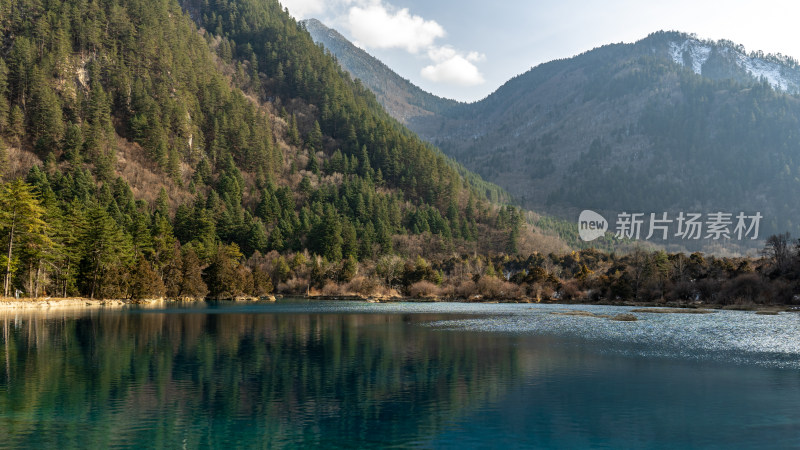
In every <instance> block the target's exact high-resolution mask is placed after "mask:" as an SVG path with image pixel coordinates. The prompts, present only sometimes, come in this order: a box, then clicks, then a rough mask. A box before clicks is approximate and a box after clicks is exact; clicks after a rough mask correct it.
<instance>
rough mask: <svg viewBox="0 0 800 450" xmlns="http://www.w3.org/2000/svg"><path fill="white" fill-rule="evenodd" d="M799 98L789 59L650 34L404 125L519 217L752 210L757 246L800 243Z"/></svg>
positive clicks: (797, 72) (797, 73) (545, 67)
mask: <svg viewBox="0 0 800 450" xmlns="http://www.w3.org/2000/svg"><path fill="white" fill-rule="evenodd" d="M312 35H313V33H312ZM334 55H337V53H336V52H334ZM337 57H338V55H337ZM347 60H348V59H347V58H343V59H340V60H339V62H340V64H342V66H343V67H344V68H345V69H346V70H350V69H349V68H348V66H347V65H346V61H347ZM351 73H353V72H352V71H351ZM368 79H369V77H367V80H368ZM364 84H365V85H366V86H368V87H370V88H372V87H371V84H370V83H369V82H368V81H364ZM372 89H373V90H374V88H372ZM799 89H800V68H798V64H797V62H796V61H795V60H793V59H792V58H788V57H785V56H781V55H767V54H763V53H761V52H754V53H750V54H747V53H745V52H744V49H743V48H742V47H741V46H737V45H736V44H734V43H732V42H730V41H724V40H723V41H717V42H711V41H702V40H699V39H697V38H696V37H694V36H693V35H689V34H685V33H679V32H657V33H653V34H651V35H649V36H648V37H646V38H644V39H642V40H640V41H638V42H636V43H632V44H610V45H605V46H602V47H599V48H596V49H593V50H590V51H587V52H585V53H583V54H580V55H578V56H575V57H572V58H567V59H560V60H555V61H551V62H548V63H544V64H541V65H539V66H537V67H535V68H533V69H531V70H530V71H528V72H526V73H524V74H522V75H519V76H516V77H514V78H512V79H511V80H509V81H508V82H506V83H505V84H504V85H503V86H501V87H500V88H499V89H497V91H495V92H494V93H492V94H491V95H489V96H488V97H487V98H485V99H483V100H481V101H479V102H475V103H470V104H463V103H462V104H457V105H455V106H453V107H451V108H449V109H446V110H443V111H441V112H439V113H435V114H425V115H418V116H412V117H405V118H404V120H405V122H406V124H407V125H408V127H409V128H410V129H412V130H413V131H414V132H416V133H417V134H418V135H419V136H420V137H422V138H423V139H425V140H427V141H429V142H432V143H434V144H435V145H437V146H439V147H440V148H441V149H442V150H443V151H444V152H445V153H447V154H448V155H450V156H452V157H454V158H455V159H456V160H458V161H459V162H461V163H462V164H464V165H465V166H466V167H468V168H470V169H471V170H474V171H476V172H477V173H479V174H480V175H481V176H482V177H484V178H485V179H487V180H488V181H491V182H494V183H496V184H498V185H500V186H502V187H504V188H505V189H506V190H508V191H509V192H510V193H511V194H512V195H514V196H515V197H516V198H517V199H518V200H520V201H521V202H522V203H523V204H524V205H525V206H526V207H528V208H532V209H535V210H538V211H544V212H548V213H554V214H558V215H560V216H562V217H565V218H571V217H577V213H578V212H579V211H581V210H582V209H593V210H599V211H604V212H605V213H606V214H614V213H618V212H622V211H641V212H645V213H649V212H662V211H672V212H677V211H685V210H696V211H702V212H713V211H729V212H734V213H735V212H739V211H756V210H758V211H761V212H762V213H763V214H764V216H765V222H766V223H765V224H764V227H763V228H762V237H764V233H771V232H783V231H787V230H788V231H790V232H792V233H793V234H797V233H798V232H800V227H798V224H800V212H798V211H796V209H795V208H794V207H793V205H794V203H795V202H794V200H793V198H794V196H795V194H796V193H797V192H798V191H799V190H800V98H798V96H796V95H793V94H794V93H796V92H798V90H799Z"/></svg>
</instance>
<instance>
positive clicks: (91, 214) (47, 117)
mask: <svg viewBox="0 0 800 450" xmlns="http://www.w3.org/2000/svg"><path fill="white" fill-rule="evenodd" d="M192 17H194V18H195V19H196V20H197V21H199V22H200V23H201V25H202V27H203V28H200V27H198V25H197V24H196V23H195V22H194V21H193V19H192ZM0 177H2V181H4V182H5V181H9V183H3V184H2V189H0V202H10V201H12V200H14V198H13V197H14V196H16V195H18V194H19V195H22V194H25V193H26V192H28V191H29V190H33V191H35V192H37V193H38V194H36V195H35V196H34V197H38V199H37V200H35V201H34V200H31V201H30V202H29V203H40V204H41V206H42V207H43V209H42V210H39V209H37V208H33V207H31V208H29V211H30V217H29V218H28V219H29V223H31V224H38V225H36V227H33V226H31V227H29V228H30V230H33V229H35V230H36V232H35V233H34V232H33V231H28V232H26V233H23V235H22V236H15V233H16V231H15V230H18V228H15V223H16V222H14V220H15V219H10V218H9V217H11V216H9V214H7V211H6V210H5V208H4V209H3V210H0V242H3V243H4V244H3V245H7V247H6V248H7V249H8V253H5V250H4V254H10V255H11V258H10V259H8V258H6V257H3V259H2V261H1V262H2V263H3V266H4V267H6V270H5V272H7V275H8V277H7V280H9V281H10V283H6V284H7V285H8V284H11V285H13V286H14V287H16V288H21V289H23V290H24V291H25V292H28V293H40V292H42V291H43V290H46V291H47V292H51V291H53V290H56V291H57V292H59V293H60V294H61V295H77V294H81V295H86V296H104V297H141V296H144V295H156V296H159V295H163V294H164V293H168V295H171V296H181V295H195V296H202V295H203V293H202V292H198V291H195V290H193V289H194V288H195V287H197V286H201V285H202V286H206V285H207V286H208V289H209V290H210V294H211V295H212V296H214V297H231V296H236V295H240V294H242V293H249V294H252V295H261V294H259V293H263V292H265V291H266V292H268V291H269V289H271V288H272V284H270V283H271V282H270V281H269V280H270V279H271V280H272V282H274V286H275V287H276V288H280V289H281V290H284V291H286V292H300V291H301V290H302V291H304V290H305V289H308V288H309V286H310V285H316V286H318V287H322V286H324V285H325V284H326V283H327V282H329V281H337V282H338V281H342V280H347V279H350V278H352V277H353V276H354V275H355V272H357V271H358V267H359V266H358V264H359V261H362V262H364V263H366V262H369V263H370V264H372V267H374V263H375V261H376V260H377V259H378V258H380V257H382V256H386V255H393V254H396V253H400V254H401V255H403V256H407V257H414V256H415V255H426V256H432V255H442V254H450V253H451V252H459V251H461V252H475V251H480V252H489V251H497V252H503V251H512V252H514V251H517V250H518V249H520V248H525V246H527V245H529V243H526V241H527V239H528V238H530V237H531V236H532V235H531V233H530V230H529V229H528V228H526V227H525V226H524V225H523V224H522V216H521V213H520V212H519V211H518V210H516V209H515V208H511V207H500V206H498V205H494V204H491V203H490V202H489V200H488V199H489V198H494V199H495V200H498V199H501V198H502V196H503V195H504V193H503V192H502V190H500V189H499V188H497V187H496V186H493V185H490V184H488V183H486V182H484V181H483V180H481V179H480V178H479V177H477V176H475V175H474V174H472V173H470V172H468V171H467V170H465V169H464V168H463V167H461V166H460V165H458V164H456V163H455V162H453V161H452V160H450V159H449V158H447V157H445V156H444V155H443V154H442V153H441V152H440V151H438V150H437V149H435V148H433V147H432V146H430V145H429V144H426V143H424V142H422V141H420V140H419V139H418V138H417V137H416V136H415V135H413V133H411V132H409V131H408V130H407V129H405V128H404V127H402V126H401V125H400V124H399V123H398V122H396V121H395V120H394V119H392V118H391V117H390V116H388V114H386V112H385V111H384V110H383V109H382V108H381V107H380V105H379V104H378V103H377V101H376V100H375V97H374V95H372V94H371V93H370V92H369V91H367V90H366V89H365V88H363V87H362V86H361V85H360V84H359V83H356V82H353V81H352V80H351V79H350V78H349V77H348V76H347V75H346V74H345V73H344V72H342V71H341V69H340V68H339V67H338V66H337V65H336V63H335V61H334V60H333V59H332V58H330V57H329V56H328V55H326V54H325V53H324V52H323V51H322V50H321V49H320V48H319V47H317V46H316V45H315V44H314V43H313V41H312V40H311V38H310V36H309V35H308V34H307V33H306V31H305V30H304V29H303V28H302V27H300V26H298V24H297V23H296V22H295V21H294V20H293V19H292V18H291V17H290V16H289V15H288V14H287V13H286V12H285V11H284V10H283V9H282V8H281V6H280V4H279V3H278V2H277V1H255V0H236V1H211V2H206V1H202V2H200V1H198V2H194V1H191V0H187V1H185V2H183V4H180V3H178V2H177V1H174V0H155V1H153V0H147V1H144V0H122V1H119V2H100V3H98V2H89V3H87V2H84V1H81V0H68V1H63V2H55V1H45V2H40V1H37V0H24V1H13V2H12V1H9V0H0ZM19 177H24V180H25V181H26V183H21V181H20V180H19ZM11 181H13V182H11ZM26 195H27V194H26ZM25 198H28V197H25ZM3 204H6V203H3ZM42 224H44V225H42ZM556 246H558V244H556ZM265 255H269V257H267V256H265ZM287 260H290V261H292V264H291V267H289V266H288V264H287ZM201 272H202V280H201V279H200V274H201ZM426 273H427V272H426ZM373 275H374V274H373ZM290 279H293V280H294V281H293V282H292V283H289V281H290ZM287 283H289V284H287ZM6 287H8V286H6ZM186 289H190V290H192V292H190V293H187V292H186V291H185V290H186ZM203 289H205V287H203ZM201 291H202V290H201ZM7 293H8V289H6V294H7Z"/></svg>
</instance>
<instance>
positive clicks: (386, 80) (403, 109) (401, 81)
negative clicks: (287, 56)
mask: <svg viewBox="0 0 800 450" xmlns="http://www.w3.org/2000/svg"><path fill="white" fill-rule="evenodd" d="M302 24H303V25H304V26H305V27H306V29H307V30H308V32H309V34H311V37H312V38H313V39H314V42H317V43H319V44H322V45H323V46H324V47H325V48H326V49H328V50H329V51H330V52H331V53H333V54H334V55H335V56H336V59H337V61H338V62H339V63H340V64H341V66H342V67H343V68H344V69H345V70H347V71H348V72H349V73H350V75H352V76H353V78H357V79H359V80H361V82H362V83H364V85H365V86H366V87H368V88H369V89H370V90H372V92H374V93H375V96H376V97H377V99H378V101H379V102H380V103H381V104H382V105H383V107H384V108H385V109H386V111H387V112H388V113H389V114H391V115H392V117H394V118H395V119H397V120H399V121H400V122H402V123H404V124H407V123H408V121H409V120H410V119H412V118H416V117H425V116H430V115H432V114H440V113H443V112H445V111H447V110H449V109H450V108H453V107H454V106H457V105H458V104H459V102H456V101H455V100H449V99H445V98H442V97H437V96H435V95H433V94H431V93H429V92H425V91H423V90H422V89H420V88H419V87H417V86H416V85H414V84H413V83H411V82H410V81H408V80H406V79H405V78H403V77H401V76H400V75H398V74H397V73H395V72H394V71H392V69H390V68H389V67H387V66H386V65H385V64H384V63H382V62H381V61H379V60H378V59H376V58H375V57H373V56H372V55H370V54H369V53H367V52H365V51H364V50H362V49H360V48H358V47H356V46H355V45H353V44H352V43H351V42H350V41H348V40H347V38H345V37H344V36H342V35H341V34H340V33H339V32H338V31H336V30H334V29H332V28H328V27H327V26H325V25H324V24H323V23H322V22H320V21H319V20H317V19H308V20H304V21H303V22H302Z"/></svg>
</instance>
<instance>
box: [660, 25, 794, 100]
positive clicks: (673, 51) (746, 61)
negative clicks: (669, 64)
mask: <svg viewBox="0 0 800 450" xmlns="http://www.w3.org/2000/svg"><path fill="white" fill-rule="evenodd" d="M713 51H717V52H720V53H722V54H725V55H731V54H732V56H733V58H732V59H733V61H735V64H736V66H738V67H739V68H740V69H742V70H744V71H745V72H746V73H747V74H749V75H750V76H751V77H753V78H754V79H756V80H760V79H762V78H764V79H766V80H767V82H768V83H769V84H770V85H772V87H773V88H775V89H777V90H780V91H783V92H790V93H798V92H800V72H798V71H797V69H793V68H790V67H787V66H786V65H784V64H781V63H780V62H778V61H773V60H769V59H765V58H760V57H758V56H750V55H747V54H746V53H744V51H742V50H741V49H739V48H733V47H729V46H725V45H719V44H715V43H712V42H704V41H701V40H698V39H694V38H688V39H685V40H684V41H683V42H674V41H673V42H670V43H669V53H670V56H671V57H672V60H673V61H675V63H677V64H680V65H681V66H686V65H687V64H688V65H689V66H690V67H691V69H692V71H693V72H694V73H696V74H698V75H702V74H703V66H704V65H705V64H706V62H707V61H708V59H709V57H710V56H711V54H712V52H713Z"/></svg>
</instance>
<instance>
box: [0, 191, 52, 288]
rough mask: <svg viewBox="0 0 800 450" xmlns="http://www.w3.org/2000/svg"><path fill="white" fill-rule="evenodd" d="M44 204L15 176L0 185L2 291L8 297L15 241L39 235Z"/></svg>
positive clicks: (42, 224)
mask: <svg viewBox="0 0 800 450" xmlns="http://www.w3.org/2000/svg"><path fill="white" fill-rule="evenodd" d="M44 212H45V211H44V208H43V207H42V206H41V205H40V204H39V199H38V197H37V195H36V194H35V193H34V192H33V188H32V187H31V186H30V185H28V184H26V183H25V182H23V181H22V180H21V179H17V180H15V181H12V182H10V183H6V184H4V185H2V186H0V230H2V232H3V233H4V234H5V235H6V239H7V242H8V243H7V246H6V249H7V251H6V252H5V269H6V270H5V278H4V281H3V295H5V296H6V297H8V295H9V291H10V289H11V277H12V275H13V270H12V266H13V261H14V245H15V244H17V243H18V242H24V241H25V240H26V239H34V238H41V237H42V236H43V234H44V229H45V226H46V224H45V222H44V220H42V216H43V215H44Z"/></svg>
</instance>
